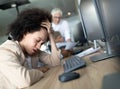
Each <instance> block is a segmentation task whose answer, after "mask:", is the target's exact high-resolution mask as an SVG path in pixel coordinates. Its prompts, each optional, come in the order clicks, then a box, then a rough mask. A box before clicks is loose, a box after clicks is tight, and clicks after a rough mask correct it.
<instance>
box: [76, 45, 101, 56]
mask: <svg viewBox="0 0 120 89" xmlns="http://www.w3.org/2000/svg"><path fill="white" fill-rule="evenodd" d="M100 49H101V48H100V47H98V48H93V47H91V48H89V49H87V50H85V51H83V52H81V53H79V54H77V55H75V56H78V57H83V56H86V55H89V54H91V53H95V52H97V51H99V50H100Z"/></svg>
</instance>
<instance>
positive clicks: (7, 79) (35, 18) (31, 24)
mask: <svg viewBox="0 0 120 89" xmlns="http://www.w3.org/2000/svg"><path fill="white" fill-rule="evenodd" d="M9 33H10V35H11V36H10V37H9V40H7V41H5V42H4V43H3V44H2V45H1V46H0V58H1V59H0V89H18V88H24V87H28V86H30V85H32V84H34V83H35V82H37V81H39V80H40V79H41V78H42V77H43V74H44V72H46V71H47V70H44V69H41V68H38V67H37V63H38V61H42V62H43V63H45V64H48V65H50V66H56V65H59V63H60V59H59V58H60V51H59V50H58V49H57V47H56V45H55V42H54V40H53V37H52V34H51V15H50V13H49V12H47V11H45V10H42V9H38V8H32V9H27V10H24V11H22V12H21V13H20V14H19V15H18V16H17V18H16V20H15V21H14V22H13V23H12V24H11V25H10V27H9ZM48 39H49V40H50V43H51V49H52V52H51V54H47V53H45V52H43V51H41V50H39V49H40V47H41V45H42V44H44V43H45V42H46V41H47V40H48ZM26 59H29V60H26Z"/></svg>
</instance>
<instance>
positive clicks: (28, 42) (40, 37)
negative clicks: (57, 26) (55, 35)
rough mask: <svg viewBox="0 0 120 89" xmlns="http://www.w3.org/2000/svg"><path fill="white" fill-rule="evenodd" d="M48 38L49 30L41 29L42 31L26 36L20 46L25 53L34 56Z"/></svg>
mask: <svg viewBox="0 0 120 89" xmlns="http://www.w3.org/2000/svg"><path fill="white" fill-rule="evenodd" d="M47 37H48V32H47V30H45V29H44V28H41V30H39V31H36V32H33V33H27V34H26V35H24V37H23V39H22V41H21V42H20V45H21V47H22V49H23V51H24V52H25V53H27V54H29V55H34V54H36V53H37V52H38V50H39V49H40V47H41V45H42V44H43V43H45V41H46V40H47Z"/></svg>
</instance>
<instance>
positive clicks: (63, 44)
mask: <svg viewBox="0 0 120 89" xmlns="http://www.w3.org/2000/svg"><path fill="white" fill-rule="evenodd" d="M76 44H77V43H76V42H60V43H56V45H57V48H62V47H64V48H65V49H66V50H70V49H72V48H74V47H75V46H76Z"/></svg>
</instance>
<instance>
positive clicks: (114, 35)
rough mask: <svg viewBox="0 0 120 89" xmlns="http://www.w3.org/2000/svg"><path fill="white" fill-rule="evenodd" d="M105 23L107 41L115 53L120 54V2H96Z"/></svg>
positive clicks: (117, 0)
mask: <svg viewBox="0 0 120 89" xmlns="http://www.w3.org/2000/svg"><path fill="white" fill-rule="evenodd" d="M94 1H95V3H96V4H97V7H98V11H99V14H100V17H101V21H102V23H103V29H104V31H105V36H106V40H107V42H108V43H109V46H110V48H111V49H112V51H113V53H117V54H119V53H120V50H119V49H120V20H119V18H120V10H119V7H120V0H109V1H108V0H94Z"/></svg>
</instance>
